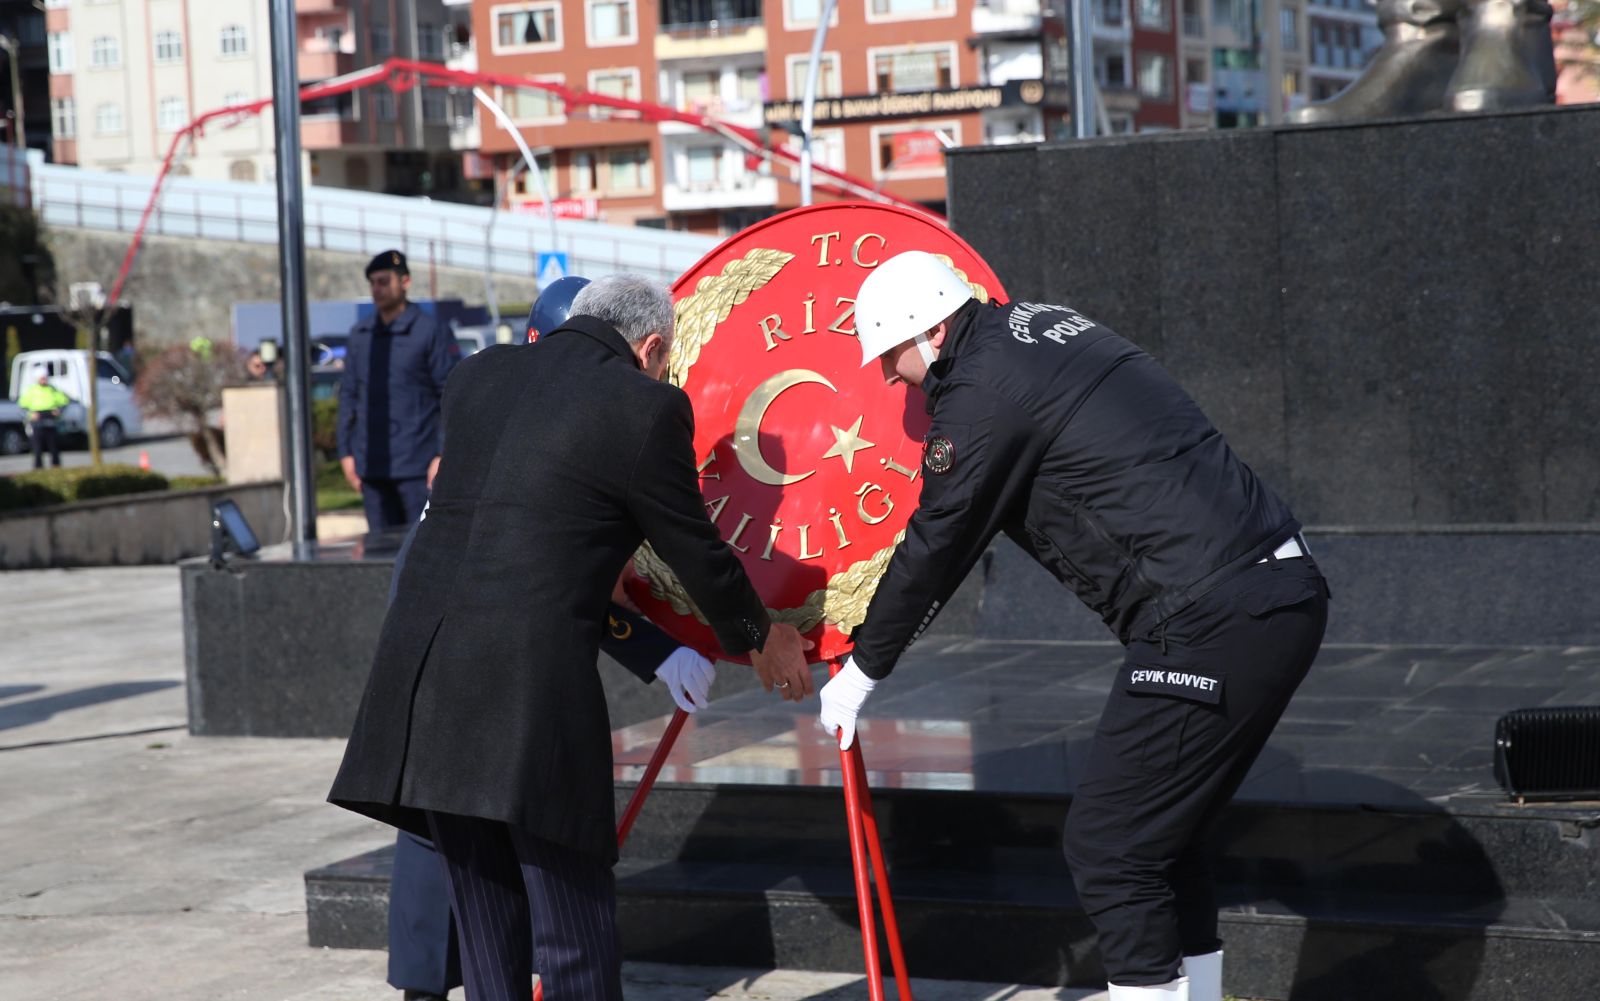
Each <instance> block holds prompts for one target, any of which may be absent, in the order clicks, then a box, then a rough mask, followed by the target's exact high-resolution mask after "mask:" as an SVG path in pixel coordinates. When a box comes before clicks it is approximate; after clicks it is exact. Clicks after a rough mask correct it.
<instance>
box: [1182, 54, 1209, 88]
mask: <svg viewBox="0 0 1600 1001" xmlns="http://www.w3.org/2000/svg"><path fill="white" fill-rule="evenodd" d="M1183 78H1184V80H1185V81H1187V82H1189V83H1205V82H1206V61H1205V60H1204V59H1185V60H1184V61H1183Z"/></svg>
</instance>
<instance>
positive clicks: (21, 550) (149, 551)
mask: <svg viewBox="0 0 1600 1001" xmlns="http://www.w3.org/2000/svg"><path fill="white" fill-rule="evenodd" d="M222 497H227V498H229V499H231V500H232V501H233V502H234V503H235V504H238V505H239V510H241V511H243V512H244V516H245V518H246V519H248V520H249V522H250V527H251V528H253V529H255V532H256V536H257V537H258V538H259V539H260V540H261V542H262V544H264V545H265V544H268V543H273V542H276V541H278V540H279V539H282V538H283V537H284V534H285V531H286V522H285V519H284V513H283V484H282V483H281V482H277V483H251V484H246V485H241V486H224V487H212V488H208V489H204V490H178V491H166V492H163V493H150V494H133V495H130V496H127V497H107V498H104V499H102V500H92V501H83V502H81V503H78V504H61V505H58V506H56V507H48V508H39V509H36V510H29V511H16V512H8V513H6V514H0V570H35V569H39V568H42V567H103V566H138V565H147V564H162V563H176V562H177V561H178V560H181V559H184V558H186V557H189V556H200V555H204V554H206V553H209V552H210V551H211V505H212V503H213V502H214V501H215V500H217V499H218V498H222Z"/></svg>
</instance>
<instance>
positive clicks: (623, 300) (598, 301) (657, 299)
mask: <svg viewBox="0 0 1600 1001" xmlns="http://www.w3.org/2000/svg"><path fill="white" fill-rule="evenodd" d="M572 314H573V315H574V316H578V315H582V316H592V317H594V318H595V319H597V320H604V321H605V322H607V323H609V324H611V325H612V326H613V327H616V328H617V333H619V334H621V335H622V337H623V339H624V340H626V341H627V342H628V343H629V344H638V343H639V342H640V341H643V340H644V339H645V338H646V337H649V336H650V335H651V334H660V335H661V336H662V337H663V338H665V339H666V340H667V341H668V342H670V341H671V340H672V293H671V292H668V291H667V287H666V286H665V285H663V284H661V283H660V282H658V281H655V280H653V279H650V278H646V277H645V276H644V275H606V276H605V277H604V278H596V279H595V280H594V281H592V282H590V283H589V284H588V285H585V286H584V287H583V291H581V292H579V293H578V295H577V297H576V298H574V299H573V300H572Z"/></svg>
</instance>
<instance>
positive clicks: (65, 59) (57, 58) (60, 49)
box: [47, 31, 72, 73]
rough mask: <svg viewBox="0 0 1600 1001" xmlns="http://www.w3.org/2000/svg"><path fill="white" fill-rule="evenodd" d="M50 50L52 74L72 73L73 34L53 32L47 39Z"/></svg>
mask: <svg viewBox="0 0 1600 1001" xmlns="http://www.w3.org/2000/svg"><path fill="white" fill-rule="evenodd" d="M47 45H48V46H49V50H50V72H52V73H71V72H72V32H70V31H52V32H50V37H49V39H47Z"/></svg>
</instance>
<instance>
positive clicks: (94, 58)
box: [89, 35, 122, 70]
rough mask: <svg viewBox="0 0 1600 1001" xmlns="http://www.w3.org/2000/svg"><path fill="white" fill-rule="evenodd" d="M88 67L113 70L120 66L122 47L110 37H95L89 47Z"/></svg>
mask: <svg viewBox="0 0 1600 1001" xmlns="http://www.w3.org/2000/svg"><path fill="white" fill-rule="evenodd" d="M89 65H91V66H93V67H94V68H95V69H102V70H103V69H115V68H116V67H118V66H121V65H122V46H121V44H120V43H118V42H117V40H116V38H115V37H114V36H112V35H96V36H95V39H94V41H93V42H92V43H90V45H89Z"/></svg>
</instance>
